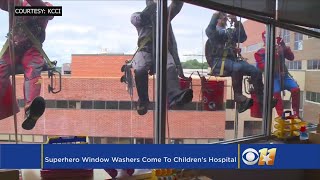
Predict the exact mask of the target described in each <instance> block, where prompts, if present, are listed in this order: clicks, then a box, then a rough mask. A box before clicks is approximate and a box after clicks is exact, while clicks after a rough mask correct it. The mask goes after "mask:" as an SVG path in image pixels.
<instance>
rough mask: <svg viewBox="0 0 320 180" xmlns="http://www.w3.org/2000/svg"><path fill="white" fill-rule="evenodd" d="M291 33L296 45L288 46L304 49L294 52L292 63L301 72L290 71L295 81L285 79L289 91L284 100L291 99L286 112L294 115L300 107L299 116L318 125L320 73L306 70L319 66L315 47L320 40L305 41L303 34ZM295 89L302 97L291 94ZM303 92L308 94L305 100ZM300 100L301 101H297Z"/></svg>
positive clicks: (319, 43) (317, 52)
mask: <svg viewBox="0 0 320 180" xmlns="http://www.w3.org/2000/svg"><path fill="white" fill-rule="evenodd" d="M289 32H290V34H292V35H293V36H294V37H295V43H294V44H289V45H287V46H288V47H290V48H291V49H294V46H297V45H298V44H303V48H301V50H300V51H292V53H293V54H294V59H293V61H291V62H292V63H294V69H299V70H301V71H293V70H289V73H290V75H291V76H292V77H293V79H294V81H292V80H290V79H285V80H284V81H283V82H284V86H285V87H286V90H287V91H286V93H285V97H283V99H285V100H287V99H290V98H291V106H290V107H289V108H288V109H285V110H291V111H292V112H293V113H294V112H297V111H298V107H299V109H300V110H302V111H301V112H300V113H299V116H302V114H303V116H304V117H303V119H304V120H306V121H307V122H310V123H314V124H318V123H319V121H318V119H319V113H320V111H319V110H320V106H319V104H317V103H315V102H317V100H318V97H317V93H319V91H320V86H319V85H318V84H319V83H320V80H319V78H318V77H319V76H320V72H318V71H306V70H307V69H310V70H311V69H314V68H316V67H317V66H318V64H317V63H315V60H316V61H317V60H318V59H319V58H320V53H319V51H318V50H316V49H315V48H313V47H318V46H319V45H320V40H319V39H318V38H312V39H303V34H301V33H296V32H293V31H289ZM285 56H286V55H285ZM287 58H288V57H287ZM304 64H305V65H306V66H305V65H304ZM288 87H289V88H288ZM293 88H299V89H300V97H297V96H295V94H294V93H290V89H293ZM303 92H306V95H305V99H304V98H303ZM298 98H299V99H300V101H299V100H298V101H297V100H296V99H298ZM299 102H300V103H299ZM274 112H277V110H276V109H275V110H274Z"/></svg>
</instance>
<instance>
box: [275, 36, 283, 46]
mask: <svg viewBox="0 0 320 180" xmlns="http://www.w3.org/2000/svg"><path fill="white" fill-rule="evenodd" d="M276 40H277V45H281V46H283V45H285V43H284V41H283V39H282V38H281V37H277V38H276Z"/></svg>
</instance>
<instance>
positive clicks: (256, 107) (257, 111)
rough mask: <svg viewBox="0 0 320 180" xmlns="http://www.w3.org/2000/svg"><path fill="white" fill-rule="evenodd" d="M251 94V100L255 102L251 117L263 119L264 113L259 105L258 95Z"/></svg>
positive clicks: (251, 109)
mask: <svg viewBox="0 0 320 180" xmlns="http://www.w3.org/2000/svg"><path fill="white" fill-rule="evenodd" d="M250 94H251V99H252V100H253V105H252V106H251V108H250V115H251V117H255V118H262V111H261V108H260V104H259V103H258V101H257V100H258V99H257V96H256V94H255V93H254V91H253V92H251V93H250Z"/></svg>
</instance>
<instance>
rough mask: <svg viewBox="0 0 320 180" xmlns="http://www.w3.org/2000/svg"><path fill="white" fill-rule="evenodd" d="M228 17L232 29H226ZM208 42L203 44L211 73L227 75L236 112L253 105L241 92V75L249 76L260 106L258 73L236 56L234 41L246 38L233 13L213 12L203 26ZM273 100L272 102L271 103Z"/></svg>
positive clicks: (240, 24) (260, 77)
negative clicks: (208, 21)
mask: <svg viewBox="0 0 320 180" xmlns="http://www.w3.org/2000/svg"><path fill="white" fill-rule="evenodd" d="M228 19H230V20H231V24H233V25H234V28H227V21H228ZM206 35H207V37H208V41H207V43H206V59H207V61H208V64H209V66H210V67H211V69H212V72H211V74H212V75H218V76H231V78H232V86H233V91H234V100H235V102H237V103H238V112H239V113H242V112H244V111H246V110H247V109H249V108H250V107H251V106H252V105H253V99H251V98H248V97H246V96H244V95H243V92H242V81H243V76H244V75H245V76H250V77H251V79H252V84H253V86H254V89H255V93H256V95H257V101H258V103H259V104H260V105H261V106H260V107H261V108H262V107H263V82H262V73H261V72H260V70H259V69H257V68H256V67H255V66H253V65H251V64H249V63H248V62H247V61H245V60H243V59H242V58H241V57H239V54H240V53H239V52H240V49H238V48H237V43H243V42H245V41H246V40H247V35H246V32H245V29H244V27H243V25H242V23H241V21H238V20H237V17H236V16H233V15H227V14H225V13H221V12H216V13H214V14H213V16H212V18H211V21H210V23H209V25H208V27H207V28H206ZM275 101H276V100H273V105H275Z"/></svg>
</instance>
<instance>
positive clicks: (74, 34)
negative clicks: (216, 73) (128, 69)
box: [0, 0, 213, 65]
mask: <svg viewBox="0 0 320 180" xmlns="http://www.w3.org/2000/svg"><path fill="white" fill-rule="evenodd" d="M50 2H51V3H52V4H53V5H57V6H62V9H63V16H62V17H59V16H57V17H55V18H54V19H53V20H52V21H50V22H49V24H48V27H47V36H46V41H45V43H44V50H45V51H46V52H47V54H48V56H49V57H50V59H51V60H58V62H59V65H61V64H62V63H66V62H70V61H71V54H92V53H94V54H95V53H100V52H101V49H102V48H106V49H107V51H108V52H109V53H126V54H128V53H134V51H135V49H136V43H137V32H136V29H135V27H134V26H133V25H132V24H131V23H130V16H131V14H132V13H134V12H137V11H141V10H143V8H144V7H145V1H143V0H131V1H129V0H127V1H122V0H121V1H119V0H117V1H116V0H105V1H80V0H79V1H76V0H69V1H57V0H55V1H50ZM212 13H213V11H212V10H209V9H205V8H202V7H197V6H194V5H190V4H186V3H185V4H184V6H183V8H182V10H181V12H180V13H179V14H178V16H176V18H175V19H174V20H173V21H172V25H173V28H174V29H173V30H174V33H175V35H176V38H177V42H178V48H179V53H180V57H181V59H182V61H184V60H186V59H192V58H198V59H199V60H201V57H189V56H184V55H187V54H202V31H204V29H205V28H206V26H207V25H208V23H209V21H210V18H211V16H212ZM0 22H1V28H0V43H1V44H3V43H4V41H5V35H6V33H7V30H8V14H7V12H4V11H0ZM206 39H207V38H206V36H205V33H203V42H205V41H206Z"/></svg>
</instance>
